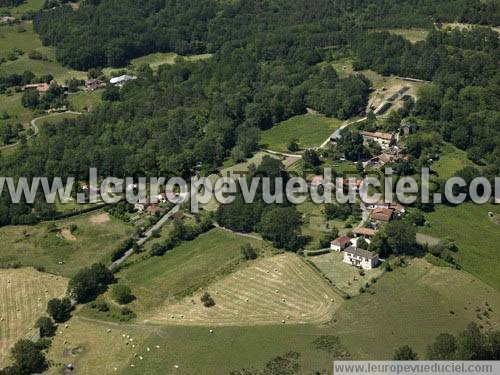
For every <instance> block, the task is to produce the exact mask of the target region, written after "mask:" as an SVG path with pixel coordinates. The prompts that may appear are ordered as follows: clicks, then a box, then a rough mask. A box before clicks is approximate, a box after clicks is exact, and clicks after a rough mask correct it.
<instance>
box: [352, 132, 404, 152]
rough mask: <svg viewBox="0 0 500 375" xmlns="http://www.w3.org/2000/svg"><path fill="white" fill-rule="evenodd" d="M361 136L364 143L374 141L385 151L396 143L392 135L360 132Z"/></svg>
mask: <svg viewBox="0 0 500 375" xmlns="http://www.w3.org/2000/svg"><path fill="white" fill-rule="evenodd" d="M360 134H361V135H362V136H363V139H364V140H365V142H368V141H374V142H377V143H378V144H379V145H380V146H381V147H382V148H384V149H387V148H389V147H390V146H392V145H393V144H395V142H396V138H395V136H394V134H390V133H382V132H374V133H372V132H366V131H362V132H361V133H360Z"/></svg>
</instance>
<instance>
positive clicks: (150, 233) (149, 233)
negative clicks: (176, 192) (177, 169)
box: [108, 205, 180, 270]
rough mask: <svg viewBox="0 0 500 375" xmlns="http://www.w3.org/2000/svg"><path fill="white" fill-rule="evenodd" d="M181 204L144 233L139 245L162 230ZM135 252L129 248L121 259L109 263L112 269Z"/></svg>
mask: <svg viewBox="0 0 500 375" xmlns="http://www.w3.org/2000/svg"><path fill="white" fill-rule="evenodd" d="M179 208H180V205H177V206H174V208H172V209H171V210H170V211H168V212H167V213H166V214H165V215H163V216H162V218H161V219H160V220H158V222H157V223H156V224H155V225H153V226H152V227H151V228H150V229H149V230H148V231H146V233H144V236H143V237H141V238H140V239H138V240H137V245H139V246H142V245H144V244H145V243H146V242H147V241H148V240H149V239H151V237H152V236H153V234H154V233H155V231H157V230H160V229H161V227H163V225H164V224H165V223H166V222H167V221H168V220H169V219H170V218H171V217H172V216H173V215H174V214H175V213H176V212H178V211H179ZM133 253H134V249H129V250H127V251H126V252H125V254H123V256H122V257H121V258H120V259H117V260H115V261H114V262H113V263H111V264H110V265H109V267H108V268H109V269H110V270H114V269H116V268H117V267H118V266H120V264H122V263H123V262H124V261H125V260H126V259H127V258H128V257H129V256H131V255H132V254H133Z"/></svg>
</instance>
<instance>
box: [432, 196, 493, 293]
mask: <svg viewBox="0 0 500 375" xmlns="http://www.w3.org/2000/svg"><path fill="white" fill-rule="evenodd" d="M488 212H493V213H496V214H497V215H498V214H500V207H499V206H498V205H491V204H483V205H478V204H475V203H470V202H469V203H462V204H461V205H458V206H456V207H448V206H445V205H439V206H438V207H436V211H435V212H432V213H430V214H428V215H427V216H426V217H427V220H428V221H429V223H430V227H429V228H425V229H423V230H422V232H423V233H424V234H429V235H431V236H433V237H438V238H449V239H451V240H453V241H455V243H456V244H457V246H458V260H459V263H460V265H461V266H462V267H463V268H464V270H466V271H468V272H470V273H471V274H472V275H474V276H476V277H477V278H479V279H481V280H482V281H484V282H486V283H487V284H489V285H491V286H493V287H494V288H496V289H497V290H500V272H499V270H500V257H499V256H498V250H499V243H500V225H498V224H497V223H495V222H494V220H492V219H491V218H490V217H489V216H488Z"/></svg>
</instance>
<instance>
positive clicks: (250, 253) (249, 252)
mask: <svg viewBox="0 0 500 375" xmlns="http://www.w3.org/2000/svg"><path fill="white" fill-rule="evenodd" d="M257 256H258V255H257V252H256V251H255V249H254V248H253V247H252V246H251V245H250V244H248V243H247V244H245V245H243V246H242V247H241V258H242V259H243V260H254V259H257Z"/></svg>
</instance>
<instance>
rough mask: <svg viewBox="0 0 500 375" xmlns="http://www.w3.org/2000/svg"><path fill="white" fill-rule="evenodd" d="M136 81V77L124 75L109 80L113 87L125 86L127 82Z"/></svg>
mask: <svg viewBox="0 0 500 375" xmlns="http://www.w3.org/2000/svg"><path fill="white" fill-rule="evenodd" d="M134 79H137V77H135V76H129V75H128V74H124V75H122V76H119V77H114V78H111V79H110V80H109V83H111V84H112V85H116V86H120V87H121V86H123V85H124V84H125V83H126V82H128V81H132V80H134Z"/></svg>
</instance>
